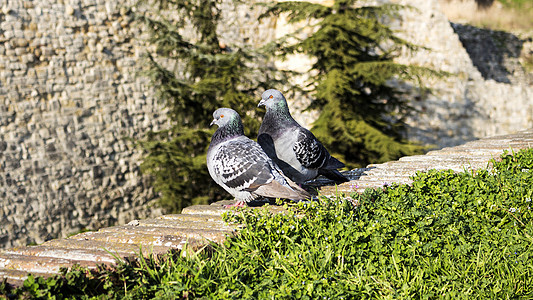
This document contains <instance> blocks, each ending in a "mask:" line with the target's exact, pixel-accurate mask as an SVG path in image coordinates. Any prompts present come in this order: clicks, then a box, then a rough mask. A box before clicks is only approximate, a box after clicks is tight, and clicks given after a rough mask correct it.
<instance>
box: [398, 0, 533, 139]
mask: <svg viewBox="0 0 533 300" xmlns="http://www.w3.org/2000/svg"><path fill="white" fill-rule="evenodd" d="M395 2H398V3H400V4H408V5H412V6H413V7H415V8H416V9H411V10H406V11H404V12H403V13H402V15H401V21H400V22H398V23H397V24H393V25H394V26H395V28H396V29H397V30H399V32H400V35H401V36H402V37H404V38H405V39H407V40H408V41H411V42H413V43H415V44H417V45H422V46H425V47H427V48H428V50H420V51H418V52H416V53H407V52H405V53H403V54H402V55H401V56H400V57H399V59H398V61H399V62H402V63H406V64H414V65H421V66H427V67H431V68H434V69H437V70H443V71H447V72H450V73H451V74H452V76H450V77H448V78H446V79H444V80H426V81H425V82H424V84H425V85H426V86H428V87H430V88H431V89H432V90H431V92H430V93H427V94H421V93H420V92H419V91H418V89H417V88H416V87H414V86H413V85H411V84H405V83H402V84H399V85H401V86H402V87H404V88H406V89H407V90H410V91H411V92H412V96H413V100H412V104H413V106H414V107H415V109H416V112H415V114H413V115H412V116H411V117H410V118H409V120H408V123H409V125H410V129H409V132H408V137H409V138H410V139H413V140H419V141H421V142H423V143H426V144H433V145H436V147H438V148H440V147H446V146H455V145H459V144H461V143H464V142H466V141H470V140H473V139H475V138H481V137H486V136H493V135H498V134H506V133H510V132H515V131H518V130H522V129H524V128H531V127H532V126H533V87H532V85H531V82H532V81H531V74H528V73H526V72H525V71H524V69H523V68H522V66H521V65H520V64H519V62H518V61H519V58H518V56H519V54H520V51H521V50H522V48H523V44H524V41H523V40H521V39H519V38H518V37H516V36H514V35H512V34H509V33H503V32H495V31H490V30H481V29H478V28H475V27H472V26H467V25H460V24H451V23H450V22H449V21H448V20H447V19H446V17H445V16H444V14H443V13H442V12H441V11H440V10H439V9H440V7H439V4H438V2H437V1H434V0H431V1H428V0H398V1H395Z"/></svg>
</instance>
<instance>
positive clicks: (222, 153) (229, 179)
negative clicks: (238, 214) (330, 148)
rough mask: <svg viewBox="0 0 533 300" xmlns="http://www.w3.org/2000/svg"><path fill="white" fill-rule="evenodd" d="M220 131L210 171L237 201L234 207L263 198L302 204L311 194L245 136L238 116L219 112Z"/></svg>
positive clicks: (210, 157) (210, 153) (228, 111)
mask: <svg viewBox="0 0 533 300" xmlns="http://www.w3.org/2000/svg"><path fill="white" fill-rule="evenodd" d="M213 118H214V120H213V122H211V125H213V124H217V125H218V126H219V128H218V129H217V131H216V132H215V133H214V134H213V137H212V138H211V144H210V145H209V149H208V150H207V169H208V170H209V175H211V177H212V178H213V180H214V181H215V182H216V183H217V184H218V185H220V186H221V187H223V188H224V189H225V190H226V191H227V192H228V193H230V194H231V195H233V197H235V199H237V203H235V204H234V205H233V206H239V207H243V206H245V205H244V204H245V203H246V202H249V201H251V200H254V199H256V198H259V197H261V196H263V197H269V198H285V199H293V200H300V199H306V198H310V195H309V193H307V192H306V191H305V190H303V189H302V188H300V187H299V186H298V185H297V184H296V183H294V182H292V181H291V180H290V179H288V178H287V177H285V176H284V175H283V173H282V171H281V170H280V169H279V167H278V166H276V164H275V163H274V162H273V161H272V160H271V159H270V158H269V157H268V156H267V155H266V154H265V152H264V151H263V149H261V146H259V144H257V143H256V142H254V141H252V140H251V139H249V138H247V137H246V136H244V131H243V126H242V122H241V118H240V116H239V114H238V113H237V112H236V111H234V110H233V109H229V108H219V109H217V110H216V111H215V112H214V113H213Z"/></svg>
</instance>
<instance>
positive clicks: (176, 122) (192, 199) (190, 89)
mask: <svg viewBox="0 0 533 300" xmlns="http://www.w3.org/2000/svg"><path fill="white" fill-rule="evenodd" d="M220 2H221V1H219V0H195V1H180V0H175V1H164V0H160V1H158V0H154V1H145V2H144V5H145V7H148V11H147V12H146V13H144V14H142V15H138V20H139V22H142V23H143V24H144V25H145V26H144V28H147V29H148V30H149V32H150V39H149V42H150V43H151V44H152V45H154V47H155V49H156V50H155V53H153V54H151V55H149V56H148V58H147V62H148V65H149V68H148V70H147V71H146V72H144V75H145V76H147V77H149V78H150V79H151V82H152V84H153V85H154V87H155V88H156V91H157V97H158V98H159V99H160V100H161V101H163V103H164V104H165V106H166V107H167V108H168V116H169V119H170V120H171V122H172V127H171V129H169V130H164V131H160V132H154V133H151V134H149V135H148V137H147V139H146V140H144V141H140V145H141V146H142V147H143V149H144V150H146V152H147V155H146V157H145V159H144V162H143V164H142V165H141V169H142V170H143V171H144V172H146V173H148V174H152V175H153V176H154V178H155V181H154V186H155V189H156V191H158V192H160V193H161V199H160V200H161V201H160V203H161V204H162V205H163V207H164V208H166V209H167V211H169V212H179V211H181V209H182V208H183V207H185V206H188V205H190V204H200V203H207V202H208V201H217V200H220V199H221V198H222V197H224V196H226V195H227V194H226V192H224V191H223V190H222V189H221V188H219V187H218V186H217V185H216V184H215V183H214V182H213V181H212V180H211V178H210V177H209V174H208V172H207V167H206V162H205V158H206V152H207V147H208V145H209V141H210V138H211V135H212V133H213V132H214V130H215V128H209V123H210V121H211V120H212V113H213V111H215V110H216V109H217V108H220V107H231V108H233V109H235V110H236V111H237V112H239V114H240V115H241V117H242V118H243V123H244V124H245V133H246V134H247V135H250V136H254V135H255V133H256V132H257V130H258V129H259V125H260V120H258V118H257V116H256V115H255V113H254V109H255V108H256V107H257V102H258V99H259V98H260V94H261V92H262V91H263V90H265V89H267V88H271V87H272V86H275V85H276V84H278V80H277V79H275V78H274V77H273V76H274V75H272V74H274V73H275V72H274V71H273V69H271V68H270V67H268V66H267V64H265V62H264V61H265V58H264V55H261V54H260V53H259V52H258V51H251V50H249V49H246V48H244V47H238V46H229V45H224V44H223V43H221V42H220V41H219V38H218V36H217V34H216V30H215V29H216V27H217V25H218V22H219V20H220V10H219V8H218V6H219V4H220ZM156 8H161V9H164V10H165V11H166V12H169V11H170V12H172V16H173V19H172V20H169V19H167V18H165V17H163V16H162V14H161V13H160V11H156ZM187 24H189V25H192V27H193V32H192V33H191V32H189V33H188V35H187V36H185V35H184V34H183V32H184V29H183V28H184V27H185V26H186V25H187ZM189 35H190V36H192V37H190V36H189Z"/></svg>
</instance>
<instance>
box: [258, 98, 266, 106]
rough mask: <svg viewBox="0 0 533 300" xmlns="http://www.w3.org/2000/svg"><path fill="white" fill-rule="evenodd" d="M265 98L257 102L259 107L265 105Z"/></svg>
mask: <svg viewBox="0 0 533 300" xmlns="http://www.w3.org/2000/svg"><path fill="white" fill-rule="evenodd" d="M265 102H266V101H265V100H263V99H261V101H259V104H257V107H261V106H263V105H265Z"/></svg>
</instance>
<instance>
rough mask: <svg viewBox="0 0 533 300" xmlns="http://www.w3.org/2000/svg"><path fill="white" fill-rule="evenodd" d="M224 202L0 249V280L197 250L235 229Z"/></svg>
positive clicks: (444, 160)
mask: <svg viewBox="0 0 533 300" xmlns="http://www.w3.org/2000/svg"><path fill="white" fill-rule="evenodd" d="M532 146H533V129H529V130H524V131H521V132H518V133H515V134H510V135H503V136H495V137H490V138H485V139H480V140H476V141H472V142H469V143H466V144H464V145H461V146H457V147H450V148H444V149H441V150H436V151H431V152H429V153H427V154H426V155H417V156H408V157H402V158H400V159H399V160H397V161H390V162H386V163H383V164H374V165H369V166H368V167H366V168H361V169H356V170H352V171H348V172H346V175H347V176H349V177H350V179H351V181H350V182H347V183H344V184H341V185H337V186H335V185H332V183H331V182H330V181H328V180H323V179H318V180H315V181H314V182H313V183H312V185H314V186H316V187H318V188H319V189H320V190H321V192H322V193H324V194H326V195H328V194H334V193H335V191H338V192H345V193H350V192H353V191H358V192H361V191H363V190H364V189H366V188H379V187H383V185H385V184H391V183H410V182H411V179H410V176H412V175H414V174H415V173H416V172H417V171H427V170H429V169H451V170H454V171H457V172H460V171H464V170H475V169H480V168H485V167H487V165H488V162H489V161H490V159H491V158H497V157H498V156H499V155H500V154H501V153H502V152H503V151H504V150H510V151H511V150H514V151H518V150H519V149H524V148H531V147H532ZM229 203H233V201H221V202H217V203H214V204H211V205H194V206H191V207H187V208H185V209H183V212H182V213H181V214H172V215H163V216H160V217H157V218H152V219H145V220H133V221H131V222H130V223H128V224H127V225H123V226H114V227H108V228H103V229H100V230H99V231H94V232H84V233H80V234H77V235H74V236H71V237H69V238H66V239H55V240H51V241H48V242H45V243H43V244H41V245H38V246H27V247H19V248H12V249H7V250H2V251H0V278H7V280H8V282H9V283H11V284H14V285H19V284H21V283H22V281H23V280H24V279H25V278H26V277H27V274H28V273H33V274H35V275H40V276H51V275H53V274H56V273H57V272H58V271H59V269H60V268H61V267H69V266H72V265H74V264H80V265H82V266H87V267H89V268H95V267H96V266H97V265H99V264H107V265H113V264H115V263H116V257H120V258H127V257H135V256H136V255H137V254H138V253H139V252H140V250H141V249H142V251H143V253H144V254H148V253H154V254H161V253H165V252H166V251H168V250H169V249H183V247H190V248H191V249H198V248H199V247H202V246H204V245H205V244H206V243H207V241H213V242H217V243H220V242H222V241H223V240H224V239H226V237H227V236H231V235H233V234H235V232H236V230H237V228H235V227H234V226H229V225H227V224H225V223H224V222H223V221H222V218H221V214H222V213H224V212H225V211H227V209H226V208H224V207H223V205H224V204H229ZM251 209H257V208H251ZM268 209H269V210H271V211H272V212H274V213H279V212H282V211H283V208H282V207H279V206H269V208H268ZM0 280H1V279H0Z"/></svg>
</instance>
